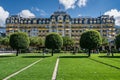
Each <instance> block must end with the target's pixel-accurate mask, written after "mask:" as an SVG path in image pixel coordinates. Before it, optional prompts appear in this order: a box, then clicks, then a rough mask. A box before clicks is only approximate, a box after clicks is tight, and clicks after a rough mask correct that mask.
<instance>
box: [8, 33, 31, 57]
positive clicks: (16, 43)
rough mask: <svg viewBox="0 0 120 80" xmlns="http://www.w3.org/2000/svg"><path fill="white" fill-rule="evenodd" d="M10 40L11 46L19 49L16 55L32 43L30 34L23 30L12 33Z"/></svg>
mask: <svg viewBox="0 0 120 80" xmlns="http://www.w3.org/2000/svg"><path fill="white" fill-rule="evenodd" d="M9 41H10V42H9V44H10V46H11V47H12V48H13V49H16V50H17V53H16V56H18V54H19V50H20V49H26V48H28V47H29V43H30V41H29V38H28V35H27V34H26V33H23V32H16V33H13V34H11V35H10V40H9Z"/></svg>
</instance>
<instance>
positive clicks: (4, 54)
mask: <svg viewBox="0 0 120 80" xmlns="http://www.w3.org/2000/svg"><path fill="white" fill-rule="evenodd" d="M10 54H15V53H0V55H10Z"/></svg>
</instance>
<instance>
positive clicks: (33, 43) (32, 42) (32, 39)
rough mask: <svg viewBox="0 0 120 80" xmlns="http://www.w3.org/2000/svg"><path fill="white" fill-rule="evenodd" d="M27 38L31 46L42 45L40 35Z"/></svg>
mask: <svg viewBox="0 0 120 80" xmlns="http://www.w3.org/2000/svg"><path fill="white" fill-rule="evenodd" d="M29 40H30V46H31V47H41V46H43V45H44V44H43V43H44V42H43V39H42V38H41V37H30V38H29Z"/></svg>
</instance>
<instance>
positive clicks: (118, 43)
mask: <svg viewBox="0 0 120 80" xmlns="http://www.w3.org/2000/svg"><path fill="white" fill-rule="evenodd" d="M115 44H116V48H117V49H119V48H120V34H118V35H117V36H116V37H115Z"/></svg>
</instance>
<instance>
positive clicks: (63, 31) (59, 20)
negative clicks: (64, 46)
mask: <svg viewBox="0 0 120 80" xmlns="http://www.w3.org/2000/svg"><path fill="white" fill-rule="evenodd" d="M49 28H50V29H49V32H57V33H59V34H60V35H62V36H69V37H71V17H70V15H68V14H67V13H66V12H63V11H57V12H54V13H53V14H52V15H51V17H50V24H49Z"/></svg>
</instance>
